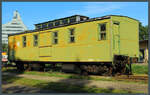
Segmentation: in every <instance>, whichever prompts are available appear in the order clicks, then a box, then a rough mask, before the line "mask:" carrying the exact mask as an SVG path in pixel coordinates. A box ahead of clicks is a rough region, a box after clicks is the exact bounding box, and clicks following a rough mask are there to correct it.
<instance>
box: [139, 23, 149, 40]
mask: <svg viewBox="0 0 150 95" xmlns="http://www.w3.org/2000/svg"><path fill="white" fill-rule="evenodd" d="M146 39H148V26H147V25H146V26H143V25H142V24H141V23H140V24H139V40H146Z"/></svg>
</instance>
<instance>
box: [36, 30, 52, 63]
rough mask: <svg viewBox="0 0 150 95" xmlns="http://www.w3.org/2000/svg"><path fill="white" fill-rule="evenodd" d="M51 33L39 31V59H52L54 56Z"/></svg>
mask: <svg viewBox="0 0 150 95" xmlns="http://www.w3.org/2000/svg"><path fill="white" fill-rule="evenodd" d="M50 34H51V33H50V32H43V33H39V60H40V61H51V57H52V43H51V35H50Z"/></svg>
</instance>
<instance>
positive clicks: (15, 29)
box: [2, 11, 27, 44]
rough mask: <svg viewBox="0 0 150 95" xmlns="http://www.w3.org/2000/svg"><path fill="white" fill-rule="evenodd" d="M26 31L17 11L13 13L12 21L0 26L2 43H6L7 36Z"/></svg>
mask: <svg viewBox="0 0 150 95" xmlns="http://www.w3.org/2000/svg"><path fill="white" fill-rule="evenodd" d="M25 30H27V27H26V26H25V25H24V24H23V21H22V20H21V17H20V14H19V13H18V11H14V15H13V19H12V21H10V22H8V23H6V24H3V25H2V43H6V44H7V43H8V34H13V33H20V32H24V31H25Z"/></svg>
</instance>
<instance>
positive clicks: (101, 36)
mask: <svg viewBox="0 0 150 95" xmlns="http://www.w3.org/2000/svg"><path fill="white" fill-rule="evenodd" d="M99 40H106V24H99Z"/></svg>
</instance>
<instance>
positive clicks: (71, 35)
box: [69, 28, 76, 43]
mask: <svg viewBox="0 0 150 95" xmlns="http://www.w3.org/2000/svg"><path fill="white" fill-rule="evenodd" d="M72 29H73V34H72V33H71V30H72ZM72 38H73V39H74V40H73V41H72V40H71V39H72ZM75 42H76V41H75V28H69V43H75Z"/></svg>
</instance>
